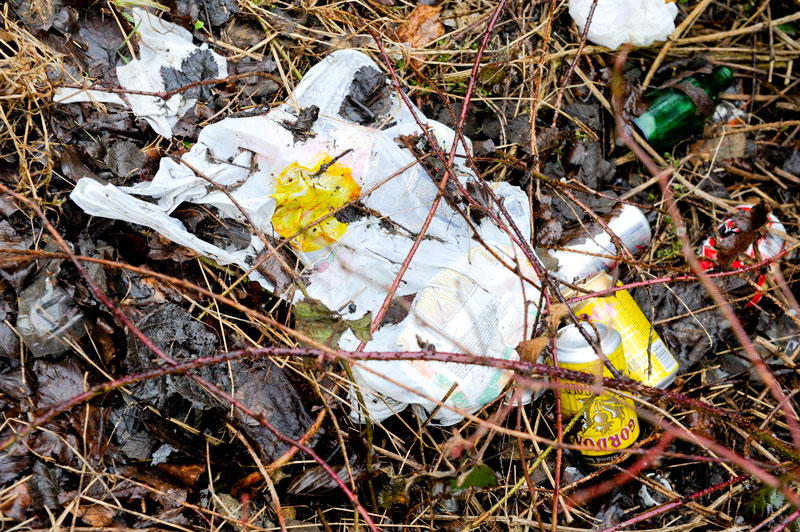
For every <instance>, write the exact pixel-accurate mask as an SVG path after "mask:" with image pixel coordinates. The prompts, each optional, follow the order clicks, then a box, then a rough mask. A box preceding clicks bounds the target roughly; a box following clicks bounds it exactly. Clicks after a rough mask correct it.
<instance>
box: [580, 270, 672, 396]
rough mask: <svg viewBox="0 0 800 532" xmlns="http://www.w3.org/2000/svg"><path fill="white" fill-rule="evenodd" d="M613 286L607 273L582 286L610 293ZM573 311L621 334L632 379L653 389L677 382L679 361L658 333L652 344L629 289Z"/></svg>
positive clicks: (582, 304)
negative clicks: (648, 347) (608, 290)
mask: <svg viewBox="0 0 800 532" xmlns="http://www.w3.org/2000/svg"><path fill="white" fill-rule="evenodd" d="M620 284H622V283H618V285H620ZM611 286H612V279H611V276H610V275H608V274H607V273H606V272H600V273H598V274H597V275H595V276H594V277H592V278H590V279H589V280H587V281H586V282H585V283H582V284H581V287H583V288H586V289H587V290H591V291H592V292H599V291H601V290H607V289H609V288H611ZM572 311H573V312H574V313H575V314H576V315H577V316H581V315H586V316H587V317H588V319H589V320H591V321H592V322H593V323H602V324H604V325H607V326H608V327H611V328H613V329H615V330H617V331H618V332H619V334H620V335H621V336H622V346H623V348H624V350H625V360H626V362H627V369H628V374H629V375H630V378H631V379H633V380H635V381H639V382H641V383H642V384H646V385H647V386H651V387H653V388H666V387H667V386H669V385H670V384H672V382H673V381H674V380H675V377H676V376H677V374H678V361H677V360H675V357H674V356H673V355H672V353H670V351H669V349H667V346H666V344H664V341H663V340H662V339H661V337H660V336H659V335H658V333H657V332H656V331H655V330H653V331H652V334H653V341H652V343H651V342H650V331H651V329H652V325H651V324H650V321H649V320H648V319H647V317H646V316H645V315H644V312H642V309H640V308H639V305H638V304H636V301H634V300H633V297H631V295H630V293H629V292H628V291H627V290H619V291H617V292H614V293H613V294H609V295H608V296H605V297H595V298H592V299H587V300H585V301H581V302H579V303H577V304H576V305H574V306H573V307H572ZM648 345H650V350H649V351H648V349H647V346H648Z"/></svg>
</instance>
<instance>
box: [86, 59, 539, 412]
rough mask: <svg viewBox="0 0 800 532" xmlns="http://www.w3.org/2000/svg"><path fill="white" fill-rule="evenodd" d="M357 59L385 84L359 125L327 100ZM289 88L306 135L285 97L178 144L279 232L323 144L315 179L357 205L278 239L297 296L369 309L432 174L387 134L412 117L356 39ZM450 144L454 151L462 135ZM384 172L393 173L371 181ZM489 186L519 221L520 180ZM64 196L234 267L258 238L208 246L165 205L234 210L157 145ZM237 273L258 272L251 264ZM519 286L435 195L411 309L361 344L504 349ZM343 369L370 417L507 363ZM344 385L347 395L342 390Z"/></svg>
mask: <svg viewBox="0 0 800 532" xmlns="http://www.w3.org/2000/svg"><path fill="white" fill-rule="evenodd" d="M373 71H374V72H373ZM365 73H370V74H371V75H372V79H373V80H377V81H376V83H378V89H380V90H384V89H385V90H384V93H385V95H386V96H385V98H387V99H386V101H385V102H384V103H385V105H382V106H379V108H380V109H382V111H381V112H380V113H378V114H376V116H375V117H374V120H371V123H370V126H374V127H368V126H363V125H358V124H354V123H352V122H350V121H348V120H346V119H345V118H344V117H343V115H342V110H343V104H344V102H345V101H346V99H347V98H348V94H350V91H351V88H352V87H355V85H354V79H355V78H356V77H359V76H362V75H364V74H365ZM359 79H361V78H359ZM381 84H385V88H384V87H383V86H381ZM291 100H293V101H294V102H296V104H297V105H299V106H301V107H306V106H310V105H316V106H318V107H319V109H320V114H319V117H318V119H317V120H316V121H315V122H314V124H313V127H312V129H311V132H312V133H313V134H314V136H313V137H310V138H306V139H302V138H301V139H295V138H294V137H293V134H292V132H290V131H289V129H287V127H285V125H284V122H288V123H292V122H293V121H294V120H295V117H294V115H293V114H292V113H297V109H296V107H294V106H292V105H289V104H285V105H283V106H281V107H280V108H278V109H275V110H273V111H270V112H269V113H267V114H266V115H263V116H256V117H250V118H228V119H225V120H222V121H220V122H217V123H215V124H212V125H210V126H208V127H206V128H205V129H204V130H203V131H202V132H201V133H200V136H199V138H198V142H197V144H196V145H195V146H193V147H192V149H191V150H190V151H189V153H187V154H184V155H183V157H182V159H183V160H185V161H186V162H188V163H189V164H191V165H192V166H193V167H195V168H197V169H198V170H200V171H201V172H202V173H203V174H205V175H206V176H208V177H210V178H211V179H213V180H214V181H215V182H217V183H219V184H220V185H225V186H226V187H228V189H229V190H230V191H231V194H232V195H233V196H234V198H235V199H236V200H237V202H238V203H239V204H240V205H241V206H242V207H243V208H244V209H245V210H246V211H247V212H248V214H249V215H250V217H251V218H252V219H253V221H254V222H255V223H256V224H257V225H258V226H259V227H260V229H261V230H263V231H264V232H265V233H266V234H268V235H270V236H273V237H278V236H279V234H276V232H280V228H281V226H282V224H283V223H284V222H285V221H286V220H291V219H293V218H292V216H301V215H302V213H301V212H299V211H301V210H302V209H299V208H298V212H295V211H293V210H292V209H291V208H290V207H291V206H292V205H293V203H292V202H293V201H302V200H303V198H305V197H306V196H307V195H309V194H312V189H311V188H303V186H306V187H311V186H312V185H313V184H314V183H318V182H319V181H320V180H323V177H322V176H319V175H318V174H319V172H320V169H321V168H322V167H323V166H324V164H323V161H328V162H327V163H325V164H331V163H332V162H333V160H334V159H335V164H331V166H329V167H328V169H327V170H325V172H324V174H323V176H324V180H327V181H326V182H327V183H328V184H330V185H335V186H334V187H333V188H335V189H336V193H339V192H340V191H339V189H338V188H337V187H339V185H341V186H342V187H345V188H347V187H353V186H357V187H360V201H361V203H362V204H363V205H364V206H365V207H367V210H364V211H362V212H361V213H360V215H359V216H357V217H356V218H355V219H351V220H350V221H349V222H348V223H345V224H341V223H336V222H332V224H331V227H329V228H325V227H322V225H323V224H320V228H321V229H323V230H325V231H327V232H326V233H325V234H326V238H327V239H328V240H329V242H328V243H325V244H324V245H322V246H321V247H320V246H318V245H317V244H319V242H320V237H319V236H318V235H319V233H316V235H317V236H315V235H312V234H311V233H309V231H306V233H304V235H303V236H302V237H301V238H299V239H297V240H296V241H294V244H295V250H294V251H295V252H296V253H297V255H298V256H299V257H300V259H301V262H302V264H303V265H304V266H305V271H304V272H303V274H304V279H307V292H308V295H309V296H310V297H312V298H315V299H318V300H320V301H321V302H322V303H324V304H325V306H327V307H328V308H329V309H332V310H335V311H338V312H339V314H340V315H341V316H342V317H343V318H344V319H356V318H360V317H362V316H363V315H364V314H365V313H366V312H369V311H372V312H373V315H374V313H375V312H377V311H378V309H379V308H380V306H381V304H382V302H383V300H384V299H385V297H386V295H387V293H388V289H389V287H390V286H391V284H392V281H393V280H394V278H395V276H396V274H397V272H398V271H399V269H400V266H401V264H402V263H403V261H404V259H405V258H406V256H407V255H408V253H409V251H410V250H411V247H412V245H413V243H414V239H415V237H416V235H417V233H418V232H419V230H420V229H421V227H422V225H423V223H424V220H425V218H426V217H427V215H428V212H429V209H430V207H431V204H432V202H433V201H434V199H435V198H436V194H437V187H436V184H435V183H434V182H433V181H432V180H431V178H430V177H429V176H428V174H427V173H426V172H425V170H424V169H423V168H421V167H420V165H419V164H414V163H415V160H416V159H415V158H414V156H413V155H412V154H411V153H410V152H409V151H408V150H407V149H405V148H401V147H399V146H398V142H399V140H398V136H399V135H419V136H420V138H421V137H422V135H421V133H422V132H421V130H420V127H419V125H418V124H417V123H416V122H415V121H414V119H413V118H412V116H411V113H410V111H409V110H408V109H407V108H406V107H404V106H402V105H401V104H400V102H399V101H398V97H397V94H396V93H395V91H394V90H392V89H391V86H390V85H388V81H387V80H386V78H385V76H383V74H382V73H381V70H380V69H379V67H378V66H377V65H376V64H375V63H373V62H372V61H371V60H370V59H369V58H368V57H367V56H365V55H364V54H362V53H360V52H356V51H350V50H341V51H337V52H334V53H332V54H331V55H329V56H328V57H326V58H325V59H323V60H322V61H321V62H320V63H319V64H317V65H315V66H314V67H313V68H312V69H311V70H309V72H308V73H307V74H306V76H305V77H304V78H303V80H302V81H301V82H300V83H299V84H298V86H297V88H296V89H295V91H294V93H293V95H292V98H291ZM415 112H416V113H417V115H418V116H419V117H420V119H421V120H422V121H423V123H425V124H426V126H427V127H428V128H429V129H430V131H431V132H432V133H433V135H434V136H435V138H436V140H437V141H438V143H439V144H440V146H441V147H442V148H443V149H444V150H445V151H447V150H449V149H450V147H451V146H452V143H453V141H454V136H455V135H454V132H453V131H452V130H451V129H449V128H447V127H445V126H444V125H442V124H440V123H438V122H435V121H432V120H427V119H426V118H425V117H424V115H422V113H421V112H420V111H419V110H417V109H415ZM459 152H460V153H461V154H463V153H464V152H463V149H459ZM463 160H464V159H463V157H459V158H456V162H455V164H454V166H455V170H456V173H457V174H458V176H459V179H460V180H461V182H462V184H466V181H467V179H470V178H472V179H475V177H474V175H473V174H472V172H471V171H470V170H469V168H467V166H466V165H465V164H464V162H463ZM406 167H407V169H406V170H404V171H401V170H403V168H406ZM295 174H302V175H304V176H305V178H304V180H305V183H306V185H303V184H302V183H301V180H299V179H298V180H294V181H287V176H290V175H295ZM393 174H397V175H396V176H395V177H393V178H392V179H389V180H388V181H387V178H389V177H390V176H392V175H393ZM350 179H352V182H351V181H350ZM337 180H340V181H337ZM308 183H312V185H309V184H308ZM313 186H316V185H313ZM492 187H493V189H494V192H495V194H497V196H499V197H500V198H501V199H502V201H503V202H504V206H505V208H506V209H507V210H508V211H509V213H510V214H512V215H513V216H514V219H515V223H516V225H517V226H518V227H519V229H520V230H521V231H522V233H523V234H524V235H530V231H531V224H530V215H529V211H528V209H529V208H528V200H527V196H526V195H525V193H524V192H523V191H522V190H520V189H519V188H517V187H513V186H511V185H509V184H507V183H496V184H493V185H492ZM316 190H318V189H314V192H313V193H314V194H316V192H315V191H316ZM71 198H72V200H73V201H75V203H77V204H78V205H79V206H80V207H81V208H83V209H84V210H85V211H86V212H87V213H89V214H92V215H95V216H105V217H109V218H117V219H121V220H127V221H129V222H134V223H138V224H142V225H145V226H148V227H151V228H153V229H155V230H156V231H159V232H160V233H161V234H163V235H164V236H166V237H167V238H169V239H170V240H172V241H174V242H176V243H178V244H181V245H184V246H187V247H189V248H192V249H194V250H195V251H197V252H198V253H201V254H203V255H205V256H208V257H212V258H213V259H214V260H216V261H217V262H219V263H220V264H237V265H239V266H241V267H242V268H244V269H247V268H249V266H250V265H251V264H252V263H253V260H254V258H255V257H256V256H257V255H258V254H259V253H260V252H261V251H262V250H263V247H264V246H263V244H262V243H261V241H260V240H259V239H258V238H257V237H255V236H253V237H252V241H251V245H250V246H249V247H248V248H247V249H244V250H238V251H237V250H230V249H221V248H219V247H217V246H214V245H213V244H211V243H209V242H205V241H203V240H201V239H200V238H198V237H197V236H196V235H194V234H192V233H191V232H189V231H188V230H187V229H186V228H185V227H184V226H183V224H182V223H181V222H180V221H179V220H177V219H175V218H172V217H170V216H169V214H170V213H171V212H172V211H173V210H174V209H175V208H176V207H177V206H178V205H179V204H180V203H181V202H184V201H188V202H193V203H199V204H205V205H210V206H213V207H216V208H217V209H218V210H219V212H220V215H221V216H222V217H228V218H235V219H239V220H243V217H242V216H241V214H240V213H239V212H238V209H237V208H236V207H235V206H234V205H233V203H232V202H231V201H230V199H229V198H228V197H227V196H226V195H225V194H223V193H222V192H219V191H217V190H215V189H213V188H212V187H210V186H209V183H208V182H207V181H206V180H204V179H202V178H200V177H198V176H196V175H195V174H194V172H193V171H192V170H190V169H189V167H188V166H186V165H182V164H180V163H178V162H176V161H174V160H172V159H168V158H165V159H162V161H161V167H160V168H159V171H158V173H157V174H156V176H155V177H154V179H153V181H152V182H149V183H139V184H137V185H135V186H133V187H127V188H117V187H115V186H113V185H110V184H109V185H102V184H100V183H98V182H96V181H93V180H91V179H82V180H80V181H79V182H78V184H77V186H76V188H75V190H74V192H73V193H72V195H71ZM139 198H142V199H139ZM279 201H280V203H279ZM281 209H282V210H281ZM282 213H283V214H282ZM284 214H285V215H284ZM302 225H305V224H302ZM342 226H344V227H342ZM475 226H476V228H477V231H478V233H479V235H480V237H481V239H482V241H483V242H485V243H486V244H487V245H488V246H490V247H491V248H492V249H493V250H494V252H495V254H497V255H498V256H500V257H502V258H503V261H504V262H505V263H506V264H508V265H510V267H511V268H512V269H513V268H519V269H520V270H521V271H523V272H525V273H526V274H527V277H528V279H535V276H534V274H533V273H532V272H531V271H530V265H529V264H528V263H527V261H526V260H525V259H524V257H522V256H521V253H520V252H519V250H518V249H516V248H515V246H514V244H513V243H512V240H511V238H510V237H509V236H508V234H506V233H505V232H503V231H502V230H500V229H499V228H497V227H496V226H494V225H493V224H492V223H491V221H490V219H489V218H488V217H485V218H484V219H483V220H482V221H481V222H480V223H476V224H475ZM295 229H298V228H297V227H296V228H295ZM289 232H290V233H291V231H289ZM283 236H287V235H283ZM298 248H300V249H298ZM252 277H253V278H256V279H258V280H259V281H260V282H261V283H262V284H263V285H264V286H266V287H269V288H272V287H271V285H270V283H269V282H268V281H267V280H265V279H263V278H261V277H260V276H259V275H258V274H257V273H255V272H254V273H253V274H252ZM524 293H525V298H523V286H522V283H521V281H520V278H519V276H518V275H517V274H516V273H513V272H512V271H510V270H509V269H508V268H506V267H505V266H503V265H502V264H500V263H498V261H497V259H495V258H494V257H493V256H492V255H491V254H490V253H488V252H487V251H486V250H484V249H483V248H482V246H481V244H480V243H479V242H478V241H477V240H476V239H474V238H473V234H472V231H471V229H470V228H469V226H468V225H467V223H466V222H465V221H464V219H463V218H462V217H461V216H460V215H459V214H458V212H456V211H455V210H453V209H452V208H451V207H450V206H449V205H448V204H447V202H446V201H442V202H441V203H440V204H439V207H438V210H437V211H436V215H435V216H434V218H433V221H432V223H431V224H430V227H429V228H428V230H427V232H426V238H425V239H424V240H423V241H422V242H421V245H420V247H419V249H418V250H417V252H416V255H415V257H414V260H413V261H412V262H411V264H410V266H409V268H408V270H407V271H406V273H405V275H404V276H403V280H402V282H401V283H400V287H399V289H398V290H397V292H396V295H397V296H411V295H413V296H414V298H413V302H412V304H411V311H410V312H409V314H408V315H407V316H406V317H405V319H403V320H402V321H400V322H399V323H395V324H385V325H384V326H383V327H381V328H380V329H379V330H378V331H376V333H375V335H374V337H373V339H372V340H371V341H370V342H369V343H368V344H367V345H366V348H365V349H366V350H373V351H402V350H408V351H420V350H424V349H427V348H430V347H431V346H435V348H436V349H438V350H441V351H457V352H466V353H473V354H476V355H480V356H492V357H502V358H514V357H516V356H517V354H516V352H515V350H514V348H515V347H516V346H517V345H518V344H519V342H520V341H521V340H522V339H523V338H524V336H525V335H526V334H527V333H526V331H524V330H523V329H524V325H525V323H527V325H528V327H529V328H530V327H531V326H532V325H533V323H534V321H535V315H536V313H535V309H536V307H535V303H536V302H537V301H538V295H539V292H538V290H537V289H536V287H534V286H532V285H530V284H528V283H526V285H525V287H524ZM297 297H302V296H297ZM525 300H527V301H529V302H533V304H530V305H528V306H527V308H528V312H530V313H531V314H530V315H529V316H528V317H527V319H526V317H525V315H524V313H525V311H526V305H525ZM358 344H359V340H358V339H357V338H356V337H355V335H354V334H353V333H352V332H351V331H349V330H348V331H347V332H345V333H344V334H343V336H342V338H341V340H340V342H339V346H340V347H341V348H342V349H346V350H352V349H355V348H356V347H357V346H358ZM353 372H354V374H355V377H356V380H357V382H358V384H359V385H361V386H362V388H363V391H364V396H365V399H366V402H367V403H368V409H369V415H370V416H371V417H372V418H374V419H376V420H382V419H385V418H386V417H389V416H390V415H392V414H393V413H395V412H399V411H400V410H402V409H403V408H405V407H406V406H407V405H408V404H418V405H421V406H422V407H423V408H424V409H425V410H427V411H428V412H431V411H433V410H434V409H435V408H436V406H437V401H439V400H441V399H442V398H443V397H444V396H445V395H446V394H447V393H448V391H449V390H450V388H451V387H452V385H453V383H454V382H458V387H457V388H456V389H455V391H454V392H453V393H452V394H451V395H450V397H449V399H448V401H447V403H446V404H447V405H449V406H452V407H455V408H460V409H463V410H464V411H467V412H474V411H475V410H477V409H479V408H480V407H482V406H483V405H485V404H486V403H487V402H489V401H491V400H493V399H495V398H497V397H498V395H499V394H500V393H501V391H502V389H503V387H504V386H505V384H506V382H507V381H508V379H509V375H508V373H506V372H503V371H499V370H496V369H493V368H485V367H481V366H473V365H460V364H445V363H440V362H426V361H420V362H410V361H370V362H363V363H358V364H354V365H353ZM372 372H377V373H378V374H380V375H383V376H385V377H387V378H388V379H390V380H387V379H386V378H383V377H381V376H380V375H375V374H374V373H372ZM351 398H353V400H354V401H355V394H352V395H351ZM359 412H360V408H359V407H358V406H355V407H354V413H353V415H354V417H355V418H356V419H360V413H359ZM462 418H463V416H462V415H461V414H459V413H457V412H453V411H452V410H450V409H449V408H441V409H439V410H438V412H437V414H436V416H435V418H434V421H435V422H438V423H442V424H451V423H456V422H458V421H459V420H460V419H462Z"/></svg>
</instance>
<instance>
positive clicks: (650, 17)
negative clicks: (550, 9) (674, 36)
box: [569, 0, 678, 50]
mask: <svg viewBox="0 0 800 532" xmlns="http://www.w3.org/2000/svg"><path fill="white" fill-rule="evenodd" d="M591 7H592V0H569V14H570V16H571V17H572V19H573V20H574V21H575V23H576V24H577V25H578V29H579V30H580V31H581V33H583V29H584V28H585V27H586V20H587V19H588V18H589V10H590V9H591ZM677 16H678V6H677V5H676V4H675V3H674V2H666V1H665V0H599V2H597V7H596V8H595V11H594V15H593V16H592V21H591V24H590V25H589V35H588V38H589V40H590V41H592V42H593V43H595V44H599V45H601V46H605V47H607V48H611V49H612V50H613V49H615V48H618V47H619V46H621V45H622V44H623V43H626V42H630V43H633V45H634V46H650V45H651V44H653V43H654V42H656V41H663V40H666V38H667V37H668V36H669V35H670V34H671V33H672V32H673V31H675V17H677Z"/></svg>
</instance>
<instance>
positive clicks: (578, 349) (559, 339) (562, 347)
mask: <svg viewBox="0 0 800 532" xmlns="http://www.w3.org/2000/svg"><path fill="white" fill-rule="evenodd" d="M593 326H594V327H593ZM581 327H582V328H583V330H584V331H585V332H586V333H587V334H588V335H589V337H590V338H595V339H598V335H599V339H598V343H599V345H600V349H601V350H602V351H603V354H604V355H605V356H606V358H608V359H609V360H611V362H612V364H613V363H614V360H613V358H616V357H614V356H613V355H615V354H616V352H617V350H618V349H619V348H620V346H621V345H622V336H620V334H619V332H617V331H616V330H615V329H613V328H611V327H608V326H607V325H603V324H602V323H592V324H591V325H590V324H589V323H585V322H583V323H581ZM595 328H596V329H597V332H595ZM556 348H557V349H558V351H557V357H558V365H559V366H561V365H563V364H584V363H588V362H594V361H595V360H597V359H598V357H597V353H595V351H594V348H593V347H592V346H591V345H590V344H589V342H587V341H586V338H584V337H583V335H582V334H581V331H580V330H578V327H577V326H576V325H575V324H570V325H565V326H564V327H562V328H560V329H559V330H558V335H557V336H556ZM614 366H615V367H619V366H617V364H614ZM621 368H622V370H623V371H624V368H625V366H624V365H622V366H621Z"/></svg>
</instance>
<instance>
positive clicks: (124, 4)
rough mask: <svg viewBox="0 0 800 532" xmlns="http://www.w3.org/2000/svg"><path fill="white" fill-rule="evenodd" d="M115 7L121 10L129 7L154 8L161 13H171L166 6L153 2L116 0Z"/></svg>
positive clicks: (147, 0) (148, 0)
mask: <svg viewBox="0 0 800 532" xmlns="http://www.w3.org/2000/svg"><path fill="white" fill-rule="evenodd" d="M114 5H115V6H117V7H118V8H120V9H125V8H128V7H154V8H156V9H160V10H161V11H169V8H168V7H167V6H165V5H164V4H159V3H158V2H153V0H114Z"/></svg>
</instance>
